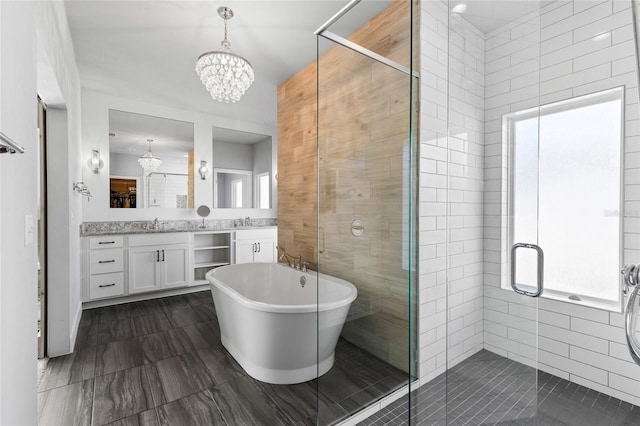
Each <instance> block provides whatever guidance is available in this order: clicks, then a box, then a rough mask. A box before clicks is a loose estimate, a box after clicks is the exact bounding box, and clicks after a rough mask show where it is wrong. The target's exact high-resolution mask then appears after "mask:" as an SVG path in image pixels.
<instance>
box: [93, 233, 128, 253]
mask: <svg viewBox="0 0 640 426" xmlns="http://www.w3.org/2000/svg"><path fill="white" fill-rule="evenodd" d="M123 242H124V238H123V237H121V236H114V235H105V236H104V237H91V238H89V248H90V249H91V250H95V249H108V248H115V247H122V246H123Z"/></svg>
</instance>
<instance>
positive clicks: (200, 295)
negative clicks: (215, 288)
mask: <svg viewBox="0 0 640 426" xmlns="http://www.w3.org/2000/svg"><path fill="white" fill-rule="evenodd" d="M185 298H186V299H187V302H189V304H190V305H191V306H197V305H202V304H205V303H210V304H213V297H212V296H211V291H210V290H205V291H198V292H196V293H189V294H185Z"/></svg>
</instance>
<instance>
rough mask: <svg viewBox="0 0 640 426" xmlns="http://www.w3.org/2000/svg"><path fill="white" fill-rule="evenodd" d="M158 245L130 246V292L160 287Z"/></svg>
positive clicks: (140, 291)
mask: <svg viewBox="0 0 640 426" xmlns="http://www.w3.org/2000/svg"><path fill="white" fill-rule="evenodd" d="M160 250H161V248H160V247H158V246H142V247H130V248H129V293H142V292H145V291H153V290H157V289H158V288H159V283H160V280H159V276H158V275H159V272H160V269H159V268H158V264H159V263H160Z"/></svg>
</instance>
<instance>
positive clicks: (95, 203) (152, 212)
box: [82, 90, 277, 222]
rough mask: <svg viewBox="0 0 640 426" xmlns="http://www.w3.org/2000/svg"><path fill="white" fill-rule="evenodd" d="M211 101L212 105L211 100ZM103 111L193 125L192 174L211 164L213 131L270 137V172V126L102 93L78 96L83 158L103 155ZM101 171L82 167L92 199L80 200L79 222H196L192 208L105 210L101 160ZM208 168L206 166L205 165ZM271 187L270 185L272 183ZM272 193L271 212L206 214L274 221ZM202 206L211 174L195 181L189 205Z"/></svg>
mask: <svg viewBox="0 0 640 426" xmlns="http://www.w3.org/2000/svg"><path fill="white" fill-rule="evenodd" d="M212 102H213V101H212ZM109 109H117V110H120V111H129V112H134V113H138V114H146V115H152V116H156V117H164V118H170V119H174V120H181V121H187V122H190V123H194V149H195V164H196V165H197V166H196V174H197V168H198V167H199V166H198V165H199V164H200V161H201V160H204V161H206V162H207V163H208V164H209V165H213V164H214V163H213V161H212V160H213V158H214V154H213V144H212V142H211V141H212V140H213V131H212V129H213V127H214V126H216V127H222V128H227V129H232V130H239V131H246V132H253V133H259V134H264V135H270V136H271V137H272V140H273V141H274V144H273V150H272V167H273V170H275V169H276V167H277V129H276V128H275V127H272V126H266V125H262V124H256V123H251V122H247V121H242V120H232V119H228V118H222V117H215V116H212V115H208V114H203V113H199V112H195V111H187V110H183V109H177V108H171V107H168V106H163V105H158V104H151V103H146V102H139V101H135V100H131V99H123V98H116V97H113V96H109V95H108V94H104V93H98V92H94V91H89V90H83V92H82V124H83V126H82V137H83V147H82V157H83V158H85V162H86V159H88V158H89V157H90V154H91V150H92V149H99V150H100V152H101V153H106V152H109V136H108V133H109ZM103 160H104V161H105V165H104V168H103V169H102V170H101V171H100V174H95V173H93V172H92V171H91V170H90V169H89V168H88V167H83V168H82V174H83V179H84V182H85V183H86V184H87V185H88V187H89V190H90V191H91V194H92V195H93V198H92V199H91V201H90V202H87V201H86V199H85V200H84V201H83V216H82V220H83V221H84V222H95V221H126V220H153V219H154V218H155V217H158V218H159V219H164V220H187V219H189V220H197V219H200V217H199V216H198V215H197V214H196V213H195V210H194V209H169V208H154V209H110V208H109V207H108V206H109V185H108V178H109V170H110V162H109V161H108V160H107V156H106V155H105V156H103ZM210 167H211V166H210ZM274 182H275V181H274ZM276 194H277V190H276V188H275V186H274V187H273V195H272V199H273V200H274V203H273V204H272V205H273V206H274V207H275V208H272V209H264V210H259V209H212V210H211V215H210V216H209V219H225V218H240V217H245V216H251V217H256V218H272V217H277V202H276ZM201 204H205V205H207V206H209V207H212V206H213V184H212V175H211V174H210V175H209V177H208V178H207V179H206V180H202V179H200V176H199V175H197V176H196V179H195V205H196V206H198V205H201Z"/></svg>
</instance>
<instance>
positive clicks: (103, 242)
mask: <svg viewBox="0 0 640 426" xmlns="http://www.w3.org/2000/svg"><path fill="white" fill-rule="evenodd" d="M115 243H116V242H115V241H99V242H98V244H115Z"/></svg>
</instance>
